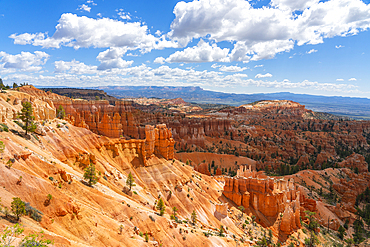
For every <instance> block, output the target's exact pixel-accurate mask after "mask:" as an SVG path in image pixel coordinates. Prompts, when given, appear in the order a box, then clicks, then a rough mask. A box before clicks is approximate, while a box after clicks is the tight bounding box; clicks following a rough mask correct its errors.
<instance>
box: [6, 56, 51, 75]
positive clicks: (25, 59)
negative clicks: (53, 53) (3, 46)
mask: <svg viewBox="0 0 370 247" xmlns="http://www.w3.org/2000/svg"><path fill="white" fill-rule="evenodd" d="M49 57H50V55H49V54H47V53H45V52H43V51H35V52H34V53H30V52H23V51H22V52H21V53H20V54H16V55H11V54H8V53H6V52H3V51H1V52H0V58H1V59H0V69H1V70H2V71H3V72H5V73H6V72H14V71H17V70H18V71H25V72H32V71H40V70H41V69H42V66H41V65H44V64H45V63H46V61H47V60H48V59H49Z"/></svg>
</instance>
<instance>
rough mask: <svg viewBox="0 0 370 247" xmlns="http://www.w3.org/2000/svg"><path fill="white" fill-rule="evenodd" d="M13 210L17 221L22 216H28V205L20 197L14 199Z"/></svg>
mask: <svg viewBox="0 0 370 247" xmlns="http://www.w3.org/2000/svg"><path fill="white" fill-rule="evenodd" d="M11 208H12V213H13V214H14V216H15V218H16V220H17V221H19V218H20V217H21V216H22V215H25V214H26V204H25V203H24V202H23V201H22V200H21V199H20V198H19V197H14V198H13V201H12V204H11Z"/></svg>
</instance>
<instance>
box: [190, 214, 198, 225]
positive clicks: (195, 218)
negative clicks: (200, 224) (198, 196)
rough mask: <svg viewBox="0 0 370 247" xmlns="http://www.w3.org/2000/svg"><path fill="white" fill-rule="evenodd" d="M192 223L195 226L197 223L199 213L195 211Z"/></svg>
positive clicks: (192, 215)
mask: <svg viewBox="0 0 370 247" xmlns="http://www.w3.org/2000/svg"><path fill="white" fill-rule="evenodd" d="M191 223H192V224H193V225H195V224H196V223H197V212H195V210H193V212H192V213H191Z"/></svg>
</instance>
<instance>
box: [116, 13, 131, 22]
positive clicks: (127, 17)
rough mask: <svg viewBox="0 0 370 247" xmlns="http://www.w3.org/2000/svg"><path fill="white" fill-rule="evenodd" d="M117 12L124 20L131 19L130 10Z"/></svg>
mask: <svg viewBox="0 0 370 247" xmlns="http://www.w3.org/2000/svg"><path fill="white" fill-rule="evenodd" d="M117 14H118V16H119V17H120V18H121V19H123V20H131V16H130V13H128V12H127V13H126V12H123V11H121V12H118V13H117Z"/></svg>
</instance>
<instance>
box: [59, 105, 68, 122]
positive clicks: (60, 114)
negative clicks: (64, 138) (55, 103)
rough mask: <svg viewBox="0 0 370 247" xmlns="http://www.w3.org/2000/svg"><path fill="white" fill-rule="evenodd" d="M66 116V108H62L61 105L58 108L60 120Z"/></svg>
mask: <svg viewBox="0 0 370 247" xmlns="http://www.w3.org/2000/svg"><path fill="white" fill-rule="evenodd" d="M65 116H66V112H65V110H64V108H63V106H62V105H60V106H59V107H58V109H57V118H59V119H63V118H65Z"/></svg>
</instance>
